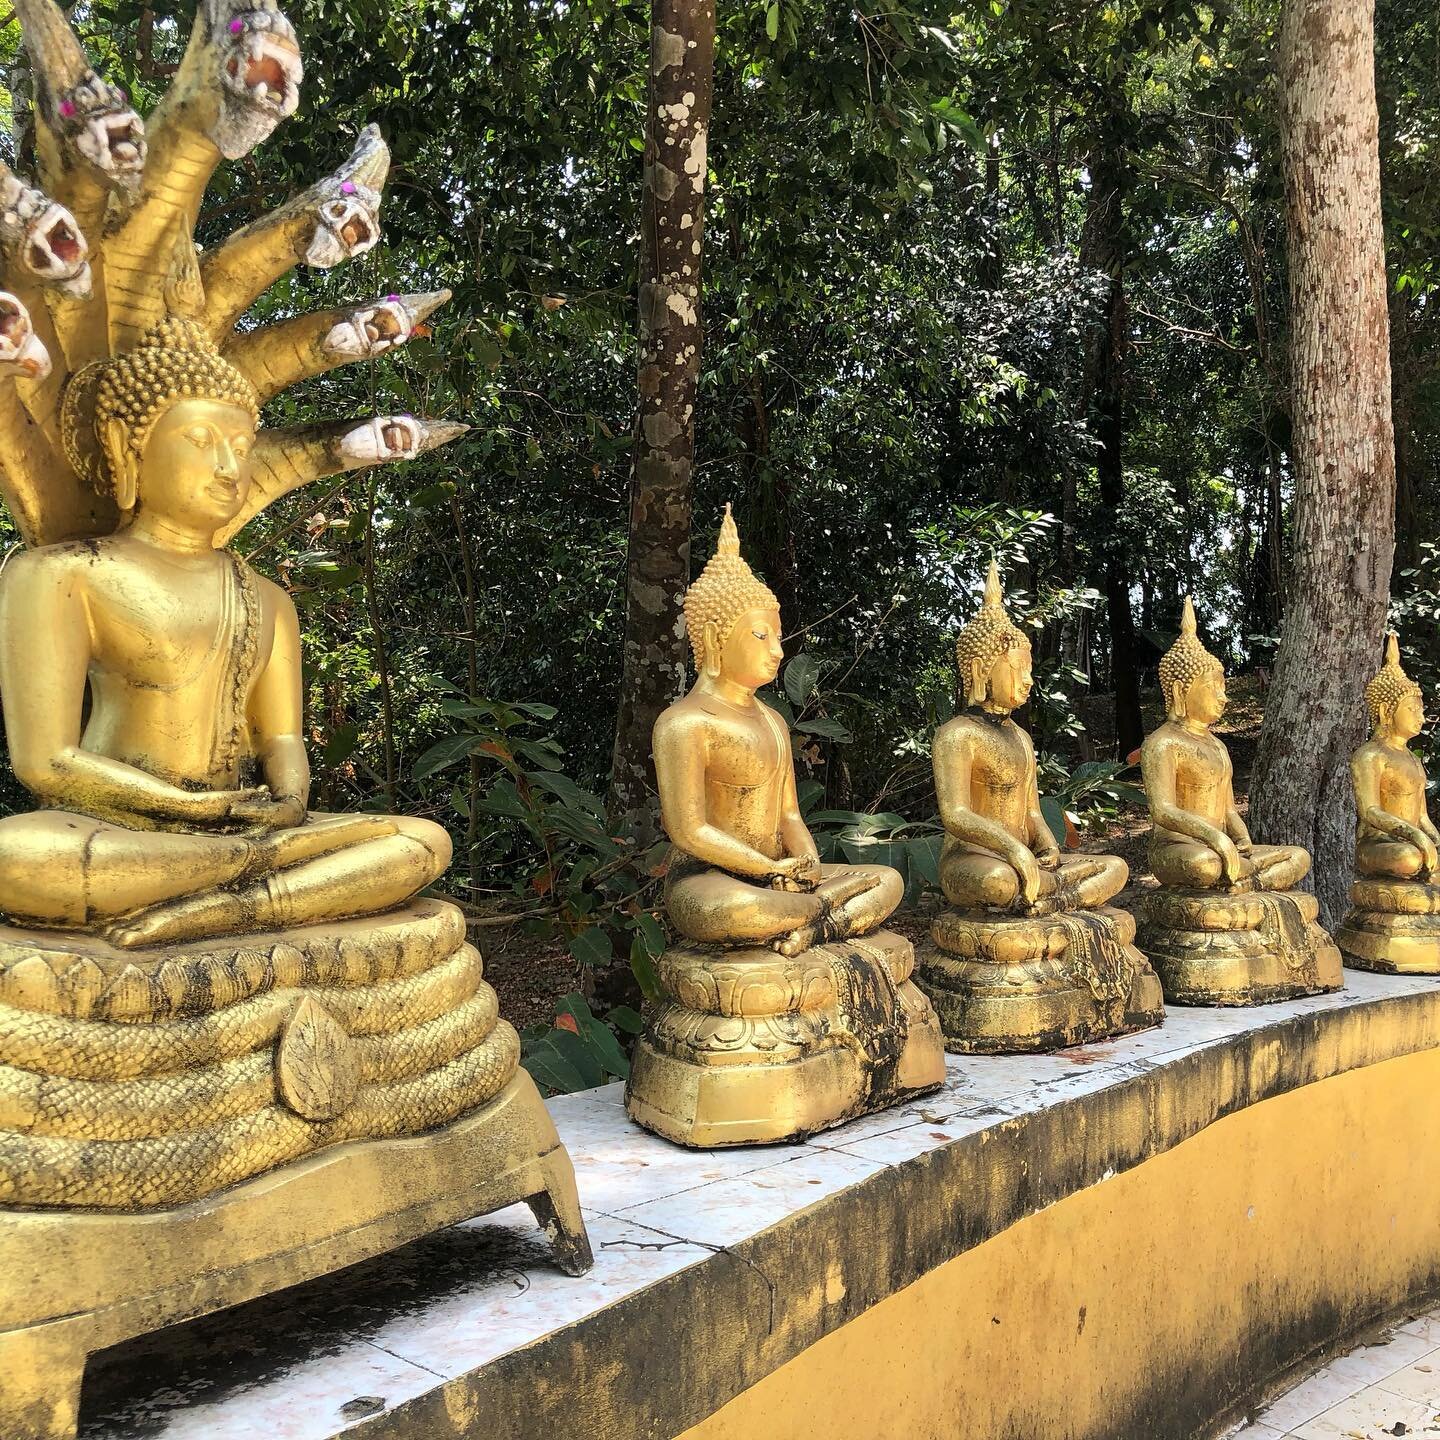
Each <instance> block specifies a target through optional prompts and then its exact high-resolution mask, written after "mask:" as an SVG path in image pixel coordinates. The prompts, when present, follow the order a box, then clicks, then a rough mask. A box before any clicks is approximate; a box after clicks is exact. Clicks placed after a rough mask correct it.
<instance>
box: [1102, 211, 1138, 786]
mask: <svg viewBox="0 0 1440 1440" xmlns="http://www.w3.org/2000/svg"><path fill="white" fill-rule="evenodd" d="M1117 203H1118V200H1117ZM1109 311H1110V325H1109V332H1108V335H1107V337H1106V339H1105V341H1104V349H1103V350H1102V352H1101V357H1100V374H1099V377H1098V380H1099V383H1098V387H1097V394H1096V397H1095V399H1096V404H1097V408H1098V411H1099V413H1098V415H1097V417H1096V425H1095V435H1096V438H1097V439H1098V440H1099V441H1100V456H1099V461H1098V470H1099V475H1098V479H1099V482H1100V504H1101V505H1102V506H1103V507H1104V509H1105V510H1106V511H1107V512H1108V513H1109V514H1110V515H1112V516H1113V515H1114V513H1115V512H1116V511H1117V510H1118V509H1119V508H1120V506H1121V505H1122V504H1123V503H1124V501H1125V449H1124V446H1125V342H1126V337H1127V335H1128V333H1129V321H1128V309H1127V306H1126V302H1125V279H1124V276H1123V275H1120V274H1116V275H1115V277H1114V278H1113V279H1112V280H1111V282H1110V305H1109ZM1104 556H1105V608H1106V610H1107V611H1108V612H1109V616H1110V684H1111V688H1112V689H1113V690H1114V692H1115V745H1116V751H1117V753H1118V755H1119V757H1120V759H1122V760H1123V759H1124V758H1125V757H1126V756H1127V755H1129V754H1131V753H1132V752H1133V751H1135V750H1138V749H1139V748H1140V742H1141V741H1142V740H1144V738H1145V726H1144V721H1143V720H1142V718H1141V714H1140V667H1139V665H1138V664H1137V663H1136V656H1135V616H1134V613H1133V611H1132V610H1131V608H1130V557H1129V556H1128V555H1127V554H1126V550H1125V544H1124V541H1123V540H1122V538H1121V537H1120V535H1119V534H1118V532H1117V527H1116V526H1115V525H1114V524H1113V523H1109V524H1107V528H1106V533H1105V540H1104Z"/></svg>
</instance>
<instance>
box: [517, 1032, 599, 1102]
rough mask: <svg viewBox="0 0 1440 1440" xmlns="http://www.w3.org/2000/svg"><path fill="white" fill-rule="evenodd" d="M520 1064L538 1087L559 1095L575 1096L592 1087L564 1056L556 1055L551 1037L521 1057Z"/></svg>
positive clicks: (547, 1037)
mask: <svg viewBox="0 0 1440 1440" xmlns="http://www.w3.org/2000/svg"><path fill="white" fill-rule="evenodd" d="M520 1063H521V1064H522V1065H523V1066H524V1067H525V1068H526V1069H527V1070H528V1071H529V1072H530V1076H531V1078H532V1079H533V1080H534V1081H535V1082H536V1084H538V1085H542V1086H544V1088H545V1089H546V1090H548V1091H550V1092H551V1093H552V1094H557V1095H573V1094H574V1093H575V1092H576V1091H577V1090H586V1089H589V1088H590V1087H589V1086H587V1085H586V1084H585V1079H584V1077H583V1076H582V1075H581V1074H580V1072H579V1070H577V1069H576V1068H575V1066H573V1065H572V1064H571V1063H570V1062H569V1061H568V1060H566V1059H565V1058H564V1056H562V1055H558V1054H556V1052H555V1050H554V1049H553V1047H551V1045H550V1044H549V1036H548V1035H547V1036H546V1038H545V1040H543V1041H541V1042H540V1044H539V1045H538V1046H537V1047H536V1048H535V1049H534V1050H532V1051H530V1053H529V1054H527V1055H522V1056H521V1057H520Z"/></svg>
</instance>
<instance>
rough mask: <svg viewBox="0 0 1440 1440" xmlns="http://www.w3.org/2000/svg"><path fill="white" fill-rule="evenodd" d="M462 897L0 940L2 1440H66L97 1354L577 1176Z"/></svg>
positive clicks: (570, 1239)
mask: <svg viewBox="0 0 1440 1440" xmlns="http://www.w3.org/2000/svg"><path fill="white" fill-rule="evenodd" d="M518 1058H519V1046H518V1041H517V1038H516V1036H515V1032H514V1030H513V1029H512V1028H511V1027H510V1026H509V1025H507V1024H506V1023H505V1022H504V1021H503V1020H500V1019H499V1018H498V1014H497V1004H496V999H495V992H494V991H493V989H491V987H490V986H489V985H488V984H486V983H485V981H484V980H483V978H482V970H481V963H480V957H479V955H478V954H477V953H476V952H475V950H474V949H473V948H472V947H471V946H469V945H467V944H466V943H465V929H464V921H463V917H462V916H461V915H460V913H459V912H458V911H457V910H456V909H455V907H454V906H451V905H445V904H441V903H438V902H432V901H420V902H416V903H415V904H412V905H410V906H408V907H406V908H404V909H402V910H398V911H393V912H391V913H389V914H387V915H381V916H376V917H372V918H369V919H365V920H354V921H347V922H344V923H341V924H336V925H330V926H324V927H315V928H313V929H301V930H292V931H287V932H284V933H277V934H268V935H249V936H245V937H244V944H243V947H242V946H239V945H237V944H236V943H235V942H233V941H232V942H228V943H226V942H219V941H209V942H202V943H198V944H195V945H191V946H183V947H177V948H170V949H164V950H155V951H148V952H147V951H118V950H114V949H112V948H111V947H109V946H108V945H106V944H105V943H104V942H103V941H99V940H94V939H90V938H87V937H76V936H69V937H67V936H63V935H57V934H54V933H40V932H26V931H21V930H16V929H13V928H10V927H5V926H0V1377H3V1380H0V1435H3V1436H4V1437H5V1440H68V1437H70V1436H72V1435H73V1434H74V1428H75V1418H76V1409H77V1404H78V1399H79V1391H80V1380H81V1375H82V1372H83V1369H84V1364H85V1358H86V1356H87V1355H88V1354H89V1353H91V1352H93V1351H95V1350H98V1349H102V1348H104V1347H105V1346H108V1345H113V1344H115V1343H116V1342H118V1341H120V1340H122V1339H126V1338H128V1337H130V1336H133V1335H137V1334H140V1333H142V1332H144V1331H147V1330H154V1329H158V1328H160V1327H161V1326H164V1325H170V1324H174V1323H176V1322H178V1321H182V1320H187V1319H191V1318H193V1317H194V1316H197V1315H202V1314H206V1313H208V1312H211V1311H214V1310H218V1309H222V1308H224V1307H226V1306H230V1305H235V1304H239V1303H241V1302H242V1301H246V1300H250V1299H253V1298H255V1297H256V1296H259V1295H263V1294H266V1293H267V1292H269V1291H272V1290H277V1289H280V1288H283V1287H285V1286H288V1285H294V1284H297V1283H299V1282H301V1281H304V1280H308V1279H311V1278H313V1277H314V1276H317V1275H322V1274H325V1273H327V1272H329V1271H332V1270H337V1269H340V1268H342V1267H343V1266H346V1265H352V1264H354V1263H356V1262H357V1261H359V1260H363V1259H366V1258H368V1257H369V1256H372V1255H376V1254H379V1253H382V1252H384V1251H386V1250H389V1249H392V1248H393V1247H395V1246H397V1245H402V1244H404V1243H406V1242H407V1241H409V1240H412V1239H414V1238H416V1237H417V1236H420V1235H423V1234H426V1233H427V1232H429V1231H431V1230H435V1229H438V1228H441V1227H443V1226H445V1225H450V1224H454V1223H456V1222H457V1221H460V1220H464V1219H468V1218H470V1217H472V1216H475V1215H480V1214H484V1213H486V1212H488V1211H491V1210H496V1209H499V1208H502V1207H504V1206H506V1205H511V1204H514V1203H516V1202H517V1201H522V1200H523V1201H526V1202H528V1203H529V1205H530V1207H531V1208H532V1210H533V1211H534V1212H535V1215H536V1218H537V1220H538V1222H539V1223H540V1224H541V1225H542V1226H543V1227H544V1229H545V1231H546V1232H547V1234H548V1236H549V1238H550V1239H551V1241H552V1242H553V1244H554V1247H555V1253H556V1259H557V1262H558V1263H559V1264H560V1266H561V1267H562V1268H563V1269H564V1270H566V1271H567V1273H571V1274H580V1273H583V1272H584V1271H585V1270H586V1269H587V1268H588V1267H589V1265H590V1247H589V1242H588V1240H587V1238H586V1235H585V1229H584V1223H583V1221H582V1219H581V1214H580V1207H579V1202H578V1199H577V1196H576V1192H575V1180H574V1173H573V1171H572V1169H571V1165H570V1160H569V1157H568V1156H567V1154H566V1153H565V1150H564V1147H563V1146H562V1145H561V1144H560V1141H559V1139H558V1137H557V1135H556V1133H555V1128H554V1126H553V1124H552V1123H551V1121H550V1117H549V1115H548V1114H547V1112H546V1110H545V1107H544V1105H543V1104H542V1103H541V1100H540V1097H539V1094H538V1092H537V1091H536V1089H535V1086H534V1084H533V1082H532V1081H531V1080H530V1078H529V1076H528V1075H526V1074H525V1073H524V1072H523V1071H521V1070H519V1066H518Z"/></svg>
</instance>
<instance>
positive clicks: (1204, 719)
mask: <svg viewBox="0 0 1440 1440" xmlns="http://www.w3.org/2000/svg"><path fill="white" fill-rule="evenodd" d="M1176 689H1177V690H1178V689H1179V687H1178V686H1177V687H1176ZM1183 694H1184V698H1183V700H1182V701H1181V707H1182V713H1183V714H1184V715H1185V717H1186V718H1187V719H1190V720H1193V721H1195V722H1196V724H1198V725H1213V724H1214V723H1215V722H1216V721H1217V720H1219V719H1220V717H1221V716H1222V715H1224V713H1225V705H1226V702H1227V699H1228V697H1227V696H1226V694H1225V672H1224V671H1223V670H1222V669H1221V668H1220V667H1219V666H1218V665H1211V666H1209V667H1208V668H1207V669H1206V671H1205V673H1204V674H1203V675H1201V677H1200V678H1199V679H1198V680H1196V681H1195V682H1194V683H1193V684H1191V685H1190V687H1189V688H1188V689H1187V690H1185V691H1184V692H1183Z"/></svg>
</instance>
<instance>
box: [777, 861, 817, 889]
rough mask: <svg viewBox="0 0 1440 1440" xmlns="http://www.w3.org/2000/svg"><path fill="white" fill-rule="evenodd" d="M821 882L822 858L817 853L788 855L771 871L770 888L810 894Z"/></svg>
mask: <svg viewBox="0 0 1440 1440" xmlns="http://www.w3.org/2000/svg"><path fill="white" fill-rule="evenodd" d="M819 883H820V859H819V857H818V856H816V855H787V856H786V857H785V858H784V859H783V860H777V861H776V862H775V865H774V869H773V870H772V871H771V873H770V888H771V889H772V890H785V891H788V892H789V893H791V894H793V895H808V894H809V893H810V892H811V891H812V890H814V889H815V887H816V886H817V885H818V884H819Z"/></svg>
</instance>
